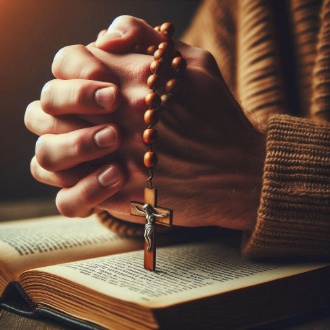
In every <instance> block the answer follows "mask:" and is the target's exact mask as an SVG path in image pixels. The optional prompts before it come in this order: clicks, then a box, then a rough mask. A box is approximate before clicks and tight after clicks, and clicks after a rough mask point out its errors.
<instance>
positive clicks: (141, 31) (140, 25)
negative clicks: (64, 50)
mask: <svg viewBox="0 0 330 330" xmlns="http://www.w3.org/2000/svg"><path fill="white" fill-rule="evenodd" d="M163 38H164V37H163V36H162V35H161V34H160V33H159V32H157V31H155V30H154V28H153V27H151V26H150V25H148V24H147V23H146V22H145V21H143V20H141V19H138V18H135V17H132V16H128V15H124V16H119V17H117V18H116V19H115V20H114V21H113V22H112V24H111V25H110V27H109V29H108V30H107V32H106V33H105V34H104V35H101V36H100V37H99V38H98V39H97V40H96V43H95V45H96V47H98V48H100V49H102V50H105V51H108V52H114V53H127V52H132V51H134V47H135V46H136V45H139V44H143V45H144V46H145V47H146V48H147V47H149V46H150V45H158V44H159V43H161V42H162V41H163V40H164V39H163Z"/></svg>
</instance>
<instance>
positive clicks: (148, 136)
mask: <svg viewBox="0 0 330 330" xmlns="http://www.w3.org/2000/svg"><path fill="white" fill-rule="evenodd" d="M156 140H157V131H156V130H155V129H154V128H147V129H146V130H145V131H144V132H143V141H144V143H145V144H152V143H154V142H156Z"/></svg>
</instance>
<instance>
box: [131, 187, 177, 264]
mask: <svg viewBox="0 0 330 330" xmlns="http://www.w3.org/2000/svg"><path fill="white" fill-rule="evenodd" d="M131 215H136V216H140V217H141V216H142V217H145V218H146V225H145V231H144V238H145V241H144V268H145V269H148V270H155V269H156V235H155V230H156V226H155V224H159V225H163V226H171V225H172V217H173V211H172V210H170V209H167V208H164V207H158V206H157V189H155V188H145V189H144V203H140V202H134V201H132V202H131Z"/></svg>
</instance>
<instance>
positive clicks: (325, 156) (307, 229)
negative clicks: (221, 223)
mask: <svg viewBox="0 0 330 330" xmlns="http://www.w3.org/2000/svg"><path fill="white" fill-rule="evenodd" d="M266 149H267V151H266V160H265V169H264V177H263V188H262V193H261V203H260V207H259V210H258V219H257V223H256V227H255V229H254V231H253V232H252V233H251V234H250V235H249V237H247V239H246V242H245V244H244V246H243V254H244V255H245V256H246V257H249V258H282V259H283V258H324V257H325V258H329V257H330V125H329V124H326V123H320V122H314V121H310V120H307V119H301V118H294V117H289V116H284V115H282V116H281V115H279V116H274V117H273V118H272V119H271V120H270V122H269V128H268V137H267V146H266Z"/></svg>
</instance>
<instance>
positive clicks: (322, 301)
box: [0, 216, 330, 329]
mask: <svg viewBox="0 0 330 330" xmlns="http://www.w3.org/2000/svg"><path fill="white" fill-rule="evenodd" d="M225 233H226V232H225ZM142 246H143V241H142V239H141V241H139V240H132V239H126V238H122V237H120V236H118V235H116V234H114V233H112V232H111V231H109V230H108V229H107V228H106V227H104V226H103V225H102V224H101V223H100V222H99V221H98V219H97V218H96V216H92V217H90V218H88V219H66V218H64V217H61V216H55V217H48V218H42V219H34V220H24V221H14V222H7V223H1V224H0V251H1V256H0V266H1V269H0V295H1V304H2V306H3V307H4V308H7V309H10V310H12V311H15V312H17V313H21V314H23V315H27V316H29V315H31V316H32V315H33V316H35V315H37V314H40V315H48V316H51V317H55V318H57V319H59V320H62V321H63V322H67V323H71V324H76V325H77V324H79V325H80V326H81V328H85V329H103V328H106V329H158V328H161V329H212V328H214V329H222V328H223V329H228V328H230V329H237V328H246V327H248V326H252V325H256V324H262V323H266V322H271V321H274V320H278V319H281V318H287V317H289V316H292V315H297V314H299V313H304V312H306V311H311V310H314V309H319V308H322V307H325V306H326V305H327V304H329V297H330V284H329V278H330V265H329V264H324V263H314V264H311V263H306V264H302V263H296V264H292V263H291V264H269V263H256V262H251V261H248V260H244V259H242V258H241V256H240V252H239V244H237V240H235V239H233V240H232V239H229V238H228V237H227V236H226V235H223V237H221V236H220V237H214V238H212V239H208V240H206V241H198V242H185V243H183V244H177V245H171V246H167V247H160V248H158V254H157V255H158V263H157V269H156V271H155V272H150V271H147V270H145V269H144V268H143V251H142Z"/></svg>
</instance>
